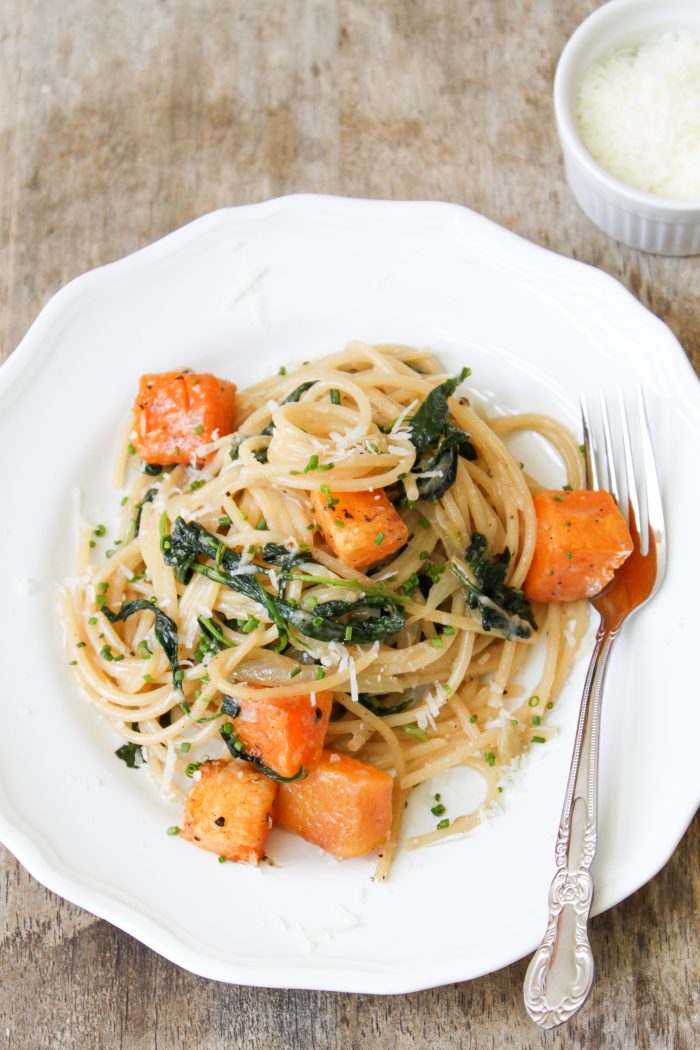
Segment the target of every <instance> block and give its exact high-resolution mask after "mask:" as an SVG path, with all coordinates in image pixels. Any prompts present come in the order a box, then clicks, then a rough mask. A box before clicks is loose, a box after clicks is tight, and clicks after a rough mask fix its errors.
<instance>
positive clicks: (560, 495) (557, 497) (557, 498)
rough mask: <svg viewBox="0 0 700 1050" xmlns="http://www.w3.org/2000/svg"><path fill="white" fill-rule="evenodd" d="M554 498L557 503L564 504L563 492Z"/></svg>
mask: <svg viewBox="0 0 700 1050" xmlns="http://www.w3.org/2000/svg"><path fill="white" fill-rule="evenodd" d="M554 498H555V500H556V501H557V503H563V502H564V497H563V496H562V494H561V492H557V494H556V496H555V497H554Z"/></svg>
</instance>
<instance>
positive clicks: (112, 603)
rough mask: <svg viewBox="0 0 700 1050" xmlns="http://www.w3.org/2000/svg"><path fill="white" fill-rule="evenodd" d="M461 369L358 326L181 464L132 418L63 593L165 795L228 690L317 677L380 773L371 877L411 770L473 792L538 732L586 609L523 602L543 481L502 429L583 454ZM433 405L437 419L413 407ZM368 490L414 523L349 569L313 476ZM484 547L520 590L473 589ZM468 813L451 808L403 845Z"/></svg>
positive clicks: (255, 690) (265, 386) (576, 468)
mask: <svg viewBox="0 0 700 1050" xmlns="http://www.w3.org/2000/svg"><path fill="white" fill-rule="evenodd" d="M282 371H283V370H282ZM460 378H461V376H460V377H456V378H455V379H454V380H450V379H449V377H447V376H445V375H444V373H443V372H442V371H441V368H440V365H439V363H438V361H437V360H436V358H435V357H434V356H433V354H432V353H431V352H430V351H429V350H424V349H418V348H412V347H406V346H397V345H384V346H371V345H368V344H365V343H358V342H353V343H349V344H348V345H347V346H346V347H345V349H343V350H342V351H340V352H337V353H334V354H331V355H330V356H327V357H325V358H323V359H321V360H317V361H314V362H309V363H306V364H304V365H303V366H302V367H300V368H298V369H296V370H295V371H294V372H293V373H289V374H286V373H285V374H279V375H275V376H274V377H272V378H268V379H265V380H263V381H262V382H259V383H256V384H255V385H253V386H251V387H249V388H248V389H246V390H244V391H242V392H239V393H238V394H237V396H236V406H235V412H236V420H235V422H236V425H237V429H236V430H235V432H234V434H233V436H232V435H231V434H217V433H214V434H213V435H211V440H208V441H206V442H205V443H204V444H203V445H200V447H199V448H198V449H197V451H196V457H195V456H193V458H192V460H191V462H190V464H189V465H184V464H177V465H175V466H174V467H171V468H168V469H165V470H159V469H158V468H157V467H151V468H146V471H145V472H144V471H138V470H131V469H130V466H129V464H130V463H131V464H135V463H136V457H131V456H129V454H128V451H129V449H128V446H129V443H130V441H131V440H132V439H133V435H132V434H130V433H129V432H128V431H127V432H126V434H125V438H124V442H123V446H122V447H121V448H120V450H119V454H118V457H117V462H118V464H119V471H120V475H121V474H122V473H124V471H125V470H126V471H127V472H128V473H129V477H130V487H129V489H128V493H127V495H126V497H125V498H124V500H123V501H122V503H123V509H122V516H121V521H120V523H119V530H118V536H119V540H117V541H116V542H115V543H114V546H113V550H112V551H111V552H110V554H111V556H110V557H108V558H105V559H104V560H103V561H102V562H101V563H99V564H90V563H89V561H88V559H87V546H86V543H85V538H84V536H83V542H82V544H81V550H82V552H83V553H82V564H81V567H80V571H81V573H82V575H81V576H80V577H79V578H78V580H77V582H74V583H73V584H72V585H71V586H67V587H66V588H65V589H64V590H63V592H62V594H61V608H62V612H63V617H64V621H65V626H66V634H67V640H68V647H69V650H70V659H71V662H73V663H74V669H75V673H76V676H77V679H78V682H79V686H80V689H81V691H82V692H83V694H84V695H85V696H87V698H88V699H89V701H90V702H91V703H92V704H93V705H94V706H95V707H96V708H97V709H98V710H100V711H101V712H102V713H103V714H104V715H105V716H106V717H107V719H108V720H109V722H110V723H111V725H112V726H113V727H114V728H115V729H116V731H117V732H118V734H119V735H120V737H121V738H122V740H123V741H124V744H125V745H126V749H127V750H126V751H125V752H123V757H124V756H126V757H127V758H128V757H129V756H131V758H132V759H134V756H135V755H136V754H137V753H138V749H141V754H142V756H143V760H144V763H145V766H146V768H147V769H148V771H149V772H150V773H151V775H152V776H153V777H154V778H155V780H156V782H157V783H158V785H159V787H160V788H161V790H162V791H163V792H164V793H165V794H166V795H167V796H169V797H171V798H174V799H182V798H184V795H185V792H186V790H187V788H188V786H189V782H188V775H191V774H192V772H193V771H196V768H197V766H198V763H201V762H202V761H203V760H204V758H205V757H209V758H218V757H220V756H221V755H222V754H225V755H227V756H228V755H229V753H231V754H232V753H233V752H231V750H230V748H228V749H227V747H226V741H225V740H222V734H221V729H222V725H223V724H224V722H225V718H226V713H225V711H224V710H223V707H222V702H223V698H224V697H226V698H228V702H229V703H230V704H234V705H237V706H238V707H239V708H240V709H242V710H243V711H244V712H245V705H246V702H247V701H248V702H249V701H251V700H252V699H253V698H254V697H256V696H259V695H260V692H261V690H262V691H264V694H265V697H266V698H267V699H269V700H270V701H271V702H272V703H273V704H274V703H275V702H279V701H280V698H283V697H289V695H290V693H291V692H293V693H294V695H301V696H306V695H308V696H309V698H310V700H311V702H312V703H313V702H314V696H315V691H316V690H317V689H320V688H323V690H330V691H332V692H333V696H334V701H335V707H334V712H335V713H334V717H333V718H332V719H331V721H330V723H329V725H328V728H327V731H326V746H327V747H332V748H334V749H337V750H340V751H342V752H345V753H347V754H349V755H352V756H354V757H356V758H359V759H361V760H362V761H364V762H367V763H369V764H372V765H375V766H377V767H379V768H380V769H383V770H386V771H389V772H390V773H391V774H392V775H393V777H394V794H393V819H392V829H391V834H390V837H389V841H388V842H387V843H386V845H385V846H384V847H383V848H382V850H381V856H380V860H379V867H378V871H377V877H379V878H384V877H386V875H387V873H388V870H389V867H390V864H391V860H392V857H393V855H394V853H395V851H396V848H397V844H398V842H399V837H400V832H401V822H402V816H403V811H404V803H405V800H406V797H407V794H408V792H409V791H410V789H412V788H413V787H415V786H416V785H418V784H421V783H424V782H425V781H426V780H428V779H430V778H431V777H433V776H435V775H436V774H438V773H444V772H445V771H447V770H449V769H451V768H453V767H455V766H465V765H466V766H470V767H471V768H473V769H474V770H476V772H477V773H479V775H480V776H481V777H482V778H483V780H484V783H485V792H486V795H485V798H486V802H485V803H484V804H483V805H484V807H485V806H487V805H488V804H489V803H491V802H493V801H495V800H496V799H497V797H498V788H499V781H500V780H501V778H502V776H503V774H504V772H505V771H507V770H509V769H510V768H511V767H512V764H513V762H514V761H515V760H516V759H517V758H518V756H520V755H521V754H523V752H524V751H525V750H526V749H527V748H528V747H529V745H530V744H531V743H532V742H533V740H545V739H547V737H548V736H549V735H550V732H551V730H550V729H549V728H548V727H547V725H546V715H547V712H548V711H549V709H550V708H551V706H552V704H553V702H554V700H555V697H556V695H557V693H558V692H559V690H560V689H561V686H562V684H563V682H564V680H565V678H566V675H567V674H568V671H569V670H570V668H571V665H572V663H573V659H574V657H575V654H576V651H577V647H578V644H579V643H580V641H581V639H582V637H583V634H584V632H585V628H586V623H587V608H588V606H587V603H585V602H575V603H568V604H563V605H562V604H549V605H546V606H544V605H543V606H536V607H535V608H534V610H533V611H528V607H527V603H525V604H524V605H523V604H522V602H523V601H524V599H522V593H521V592H520V591H519V590H518V589H519V588H521V587H522V584H523V581H524V579H525V576H526V574H527V571H528V568H529V566H530V562H531V560H532V555H533V549H534V543H535V534H536V521H535V514H534V510H533V503H532V492H533V491H536V490H537V488H538V486H537V484H536V483H535V482H534V481H533V480H532V479H530V478H529V477H528V476H527V475H526V474H525V473H524V471H523V468H522V465H521V464H519V463H518V462H517V460H516V459H515V458H514V457H513V456H512V455H511V453H510V452H509V450H508V448H507V446H506V444H505V442H504V439H505V438H506V437H507V436H508V435H509V434H511V433H512V432H513V431H515V430H522V429H525V430H528V431H534V432H535V433H537V434H539V435H541V436H542V437H543V438H545V439H546V440H547V441H548V442H549V443H550V444H551V445H552V447H553V448H554V449H555V450H556V452H557V453H558V454H559V456H560V458H561V459H562V461H563V463H564V466H565V470H566V473H567V481H568V483H569V485H571V486H572V487H574V488H581V487H582V486H583V481H584V479H583V464H582V458H581V456H580V453H579V451H578V448H577V445H576V443H575V442H574V439H573V438H572V436H571V435H570V434H569V433H568V431H567V430H566V429H565V428H564V427H563V426H561V425H560V424H558V423H557V422H555V421H554V420H552V419H549V418H548V417H542V416H537V415H524V416H516V415H508V416H499V417H495V418H487V417H486V415H485V414H484V413H483V412H482V411H479V410H477V408H475V407H474V406H473V405H472V404H471V403H470V400H469V398H468V397H466V396H459V393H458V391H457V388H458V380H459V379H460ZM431 395H432V396H431ZM441 399H442V400H443V401H444V403H445V408H444V411H443V414H442V417H441V416H440V406H441V403H442V402H441ZM436 406H437V411H436V412H435V415H436V418H437V417H439V418H438V422H437V423H436V422H435V419H432V420H430V419H427V417H428V415H429V410H430V411H432V410H435V409H436ZM448 411H449V420H448ZM417 421H418V422H419V423H420V424H421V426H422V425H423V423H426V421H427V425H426V432H425V433H423V432H419V428H418V423H417ZM436 426H437V428H438V430H439V431H440V432H439V433H438V432H437V430H436V429H435V428H436ZM431 427H432V428H433V429H432V431H431ZM124 464H126V467H124ZM380 490H381V491H382V492H383V493H386V494H387V495H388V496H389V498H390V500H391V502H392V504H393V506H394V507H395V508H397V510H398V512H399V514H400V517H401V519H402V522H403V524H404V525H405V534H406V536H407V538H406V542H405V543H402V545H401V546H400V548H399V549H398V550H395V551H390V552H387V551H386V550H383V549H382V543H383V542H384V538H385V537H384V534H383V532H382V531H381V529H378V530H377V531H376V534H375V535H374V536H373V537H372V539H371V542H372V543H373V544H374V545H375V546H376V557H373V556H372V554H371V552H370V555H369V557H370V560H371V562H372V563H371V564H368V565H367V567H366V570H365V571H360V570H359V569H357V568H350V567H349V565H348V564H347V563H346V562H345V561H344V560H342V558H341V557H339V556H338V553H337V552H336V550H334V548H333V544H332V542H329V541H328V536H327V535H326V533H325V531H322V529H321V527H320V523H319V521H318V519H319V517H321V515H320V514H318V513H315V512H314V506H313V505H312V500H311V497H312V495H314V494H315V497H316V500H315V502H316V504H317V505H320V504H319V503H318V493H319V492H320V493H322V494H323V495H324V497H325V496H326V495H327V502H325V503H324V504H323V506H324V507H329V508H330V509H331V510H332V508H333V507H334V506H335V505H336V504H338V502H339V500H340V499H341V497H342V498H345V497H344V496H343V495H342V494H350V495H349V496H348V501H349V500H350V499H351V497H352V494H353V493H379V492H380ZM330 517H331V519H332V514H331V516H330ZM336 524H337V528H339V529H341V528H343V527H344V526H345V525H346V524H347V523H346V522H344V521H339V522H338V523H336ZM329 528H331V529H332V528H333V522H332V520H331V521H330V525H329ZM358 536H359V533H358ZM358 542H359V539H358ZM475 542H476V546H475ZM479 544H481V546H480V547H479ZM470 550H471V552H472V553H471V557H470V553H469V552H470ZM506 551H507V552H508V553H507V554H506V555H505V556H504V552H506ZM465 552H466V554H465ZM387 554H388V556H387ZM489 559H490V561H489ZM366 560H367V559H366V558H365V563H366ZM486 564H489V565H491V566H492V567H493V566H497V567H498V568H497V569H496V570H495V571H496V574H497V575H498V574H500V579H501V582H502V585H503V586H504V587H506V588H507V589H510V590H509V593H511V592H512V593H513V594H515V595H516V596H518V595H519V596H520V600H521V605H520V606H517V603H516V607H515V611H513V610H511V611H506V612H505V613H504V612H503V610H502V609H501V608H500V606H498V603H497V602H496V601H495V600H494V599H493V597H492V596H491V597H489V596H488V595H487V594H481V593H480V592H479V588H480V583H479V580H480V577H479V571H480V570H479V566H481V567H482V568H483V566H484V565H486ZM528 616H529V617H530V619H529V620H528ZM169 625H172V627H169ZM169 630H170V631H171V637H170V647H169V646H168V637H169V635H168V631H169ZM537 639H544V641H543V643H542V644H543V647H544V650H545V651H544V660H543V665H542V669H541V672H540V676H539V681H538V683H537V685H536V687H535V688H534V690H533V692H532V693H529V692H527V693H526V692H525V691H524V690H523V687H522V685H520V684H519V672H520V671H521V668H522V664H523V660H524V659H525V657H526V655H527V654H528V652H531V651H532V645H533V643H534V642H535V641H536V640H537ZM290 680H291V681H290ZM268 772H269V771H268ZM478 820H479V814H478V813H470V814H461V815H458V816H454V815H452V816H451V817H450V818H449V819H447V820H443V821H440V822H439V824H438V826H437V827H436V828H435V830H433V831H432V832H430V833H428V834H426V835H421V836H414V837H412V838H410V839H408V841H407V843H406V845H407V846H408V847H409V848H414V847H416V846H422V845H427V844H431V843H433V842H436V841H439V840H440V839H442V838H444V837H446V836H449V835H452V834H455V833H456V832H461V831H465V830H468V829H469V828H470V827H473V826H474V824H475V823H477V822H478Z"/></svg>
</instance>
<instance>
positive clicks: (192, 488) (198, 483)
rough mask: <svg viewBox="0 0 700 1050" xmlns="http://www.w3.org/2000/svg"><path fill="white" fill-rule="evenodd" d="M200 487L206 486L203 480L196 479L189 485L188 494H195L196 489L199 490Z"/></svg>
mask: <svg viewBox="0 0 700 1050" xmlns="http://www.w3.org/2000/svg"><path fill="white" fill-rule="evenodd" d="M202 485H206V481H205V480H204V478H197V480H196V481H193V482H192V484H191V485H190V492H196V491H197V489H201V487H202Z"/></svg>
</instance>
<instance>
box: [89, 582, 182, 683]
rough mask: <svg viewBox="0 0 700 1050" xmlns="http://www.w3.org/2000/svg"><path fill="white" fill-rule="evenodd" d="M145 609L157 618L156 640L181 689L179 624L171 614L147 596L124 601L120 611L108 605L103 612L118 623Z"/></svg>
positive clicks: (110, 620)
mask: <svg viewBox="0 0 700 1050" xmlns="http://www.w3.org/2000/svg"><path fill="white" fill-rule="evenodd" d="M144 611H145V612H152V613H153V614H154V616H155V618H156V623H155V628H154V632H153V633H154V634H155V636H156V641H157V642H158V644H159V645H160V646H161V648H162V649H163V652H164V653H165V655H166V656H167V658H168V663H169V664H170V667H171V668H172V672H173V685H174V687H175V689H179V688H180V682H181V681H182V672H181V671H180V664H179V662H178V653H177V624H176V623H175V621H174V620H171V619H170V617H169V616H166V615H165V613H164V612H162V611H161V610H160V609H159V608H158V606H157V605H154V604H153V602H149V601H147V600H146V599H145V598H137V599H136V600H135V601H131V602H124V604H123V605H122V607H121V609H120V610H119V612H112V610H111V609H108V608H107V606H104V607H103V609H102V612H103V613H104V614H105V616H106V617H107V619H108V620H109V622H110V623H117V622H118V621H119V620H127V619H128V618H129V617H130V616H133V614H134V613H137V612H144Z"/></svg>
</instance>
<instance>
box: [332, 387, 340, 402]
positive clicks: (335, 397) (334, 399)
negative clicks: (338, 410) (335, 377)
mask: <svg viewBox="0 0 700 1050" xmlns="http://www.w3.org/2000/svg"><path fill="white" fill-rule="evenodd" d="M330 394H331V404H332V405H339V404H340V391H339V390H335V389H334V390H331V392H330Z"/></svg>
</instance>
